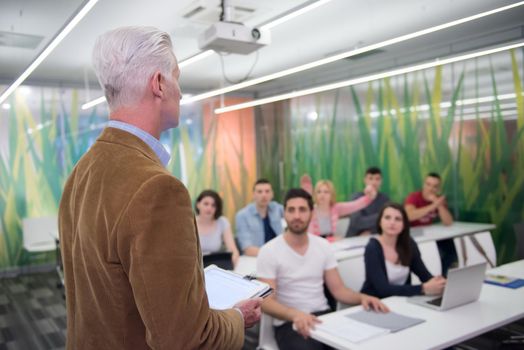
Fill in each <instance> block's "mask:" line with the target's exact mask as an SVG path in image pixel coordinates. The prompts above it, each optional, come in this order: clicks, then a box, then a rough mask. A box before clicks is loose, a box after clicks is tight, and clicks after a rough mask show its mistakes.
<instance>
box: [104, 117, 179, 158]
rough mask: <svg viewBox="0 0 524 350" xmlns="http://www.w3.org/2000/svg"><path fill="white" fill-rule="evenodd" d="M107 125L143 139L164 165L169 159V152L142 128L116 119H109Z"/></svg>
mask: <svg viewBox="0 0 524 350" xmlns="http://www.w3.org/2000/svg"><path fill="white" fill-rule="evenodd" d="M107 126H108V127H111V128H116V129H120V130H124V131H127V132H128V133H130V134H133V135H135V136H136V137H138V138H139V139H140V140H142V141H144V142H145V143H146V144H147V145H148V146H149V147H151V149H152V150H153V152H155V154H156V155H157V157H158V159H160V161H161V162H162V164H163V165H164V166H166V165H167V163H169V160H170V159H171V156H170V155H169V152H167V151H166V149H165V148H164V145H162V143H161V142H160V141H159V140H158V139H157V138H156V137H154V136H152V135H151V134H149V133H147V132H145V131H144V130H142V129H140V128H137V127H136V126H134V125H131V124H128V123H124V122H120V121H118V120H110V121H109V123H107Z"/></svg>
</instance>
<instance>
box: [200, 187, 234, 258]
mask: <svg viewBox="0 0 524 350" xmlns="http://www.w3.org/2000/svg"><path fill="white" fill-rule="evenodd" d="M195 212H196V214H197V215H196V223H197V228H198V236H199V238H200V246H201V248H202V254H210V253H216V252H219V251H220V249H221V248H222V242H223V243H224V245H225V246H226V250H227V251H228V252H231V253H232V255H231V260H232V262H233V266H236V264H237V262H238V257H239V256H240V254H239V252H238V249H237V247H236V244H235V240H234V238H233V234H232V233H231V226H230V225H229V221H228V220H227V218H226V217H225V216H222V198H220V196H219V195H218V193H216V192H215V191H213V190H205V191H202V193H200V194H199V195H198V197H197V199H196V203H195Z"/></svg>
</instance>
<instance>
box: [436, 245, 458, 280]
mask: <svg viewBox="0 0 524 350" xmlns="http://www.w3.org/2000/svg"><path fill="white" fill-rule="evenodd" d="M437 247H438V251H439V254H440V263H441V266H442V276H444V277H446V276H447V275H448V270H449V269H450V268H451V267H454V266H456V265H458V255H457V250H456V249H455V243H454V242H453V239H445V240H442V241H437Z"/></svg>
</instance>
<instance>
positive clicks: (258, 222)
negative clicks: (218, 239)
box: [235, 202, 284, 250]
mask: <svg viewBox="0 0 524 350" xmlns="http://www.w3.org/2000/svg"><path fill="white" fill-rule="evenodd" d="M267 215H268V216H269V225H270V226H271V228H272V229H273V231H275V234H276V235H277V236H278V235H280V234H281V233H282V231H283V229H282V218H283V217H284V207H283V206H282V205H281V204H278V203H277V202H269V205H268V208H267ZM235 226H236V236H237V239H238V243H239V244H240V249H242V250H244V249H246V248H247V247H253V246H254V247H261V246H263V245H264V243H266V242H264V236H265V235H264V222H263V221H262V218H261V217H260V215H259V214H258V211H257V208H256V206H255V203H251V204H249V205H247V206H246V207H244V208H243V209H241V210H240V211H239V212H238V213H237V215H236V220H235Z"/></svg>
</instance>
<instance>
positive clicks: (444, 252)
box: [404, 173, 458, 276]
mask: <svg viewBox="0 0 524 350" xmlns="http://www.w3.org/2000/svg"><path fill="white" fill-rule="evenodd" d="M440 184H441V180H440V176H439V175H438V174H437V173H429V174H428V175H427V176H426V179H425V180H424V185H423V187H422V191H419V192H412V193H410V194H409V195H408V197H407V198H406V200H405V202H404V206H405V207H406V212H407V214H408V218H409V221H410V224H411V227H416V226H425V225H431V224H432V223H433V222H434V221H435V220H436V219H440V221H441V222H442V223H443V224H444V225H451V224H452V223H453V217H452V216H451V213H450V212H449V209H448V206H447V203H446V197H445V196H443V195H441V196H439V193H440ZM437 246H438V249H439V252H440V261H441V264H442V275H444V276H446V275H447V272H448V269H449V268H450V267H451V266H452V265H453V264H456V263H457V262H458V258H457V251H456V250H455V244H454V243H453V239H445V240H442V241H437Z"/></svg>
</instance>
